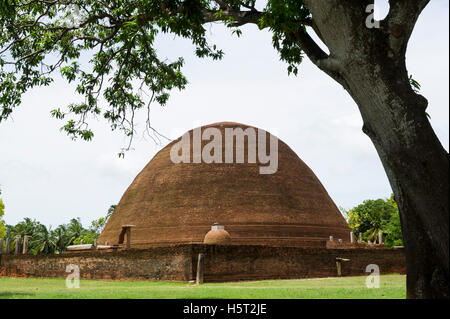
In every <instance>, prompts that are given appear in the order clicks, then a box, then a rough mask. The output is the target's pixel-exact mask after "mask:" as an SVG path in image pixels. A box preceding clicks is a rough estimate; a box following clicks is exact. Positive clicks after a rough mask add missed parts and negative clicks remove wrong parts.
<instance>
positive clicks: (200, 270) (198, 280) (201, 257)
mask: <svg viewBox="0 0 450 319" xmlns="http://www.w3.org/2000/svg"><path fill="white" fill-rule="evenodd" d="M204 257H205V255H204V254H198V261H197V278H196V283H197V285H201V284H203V263H204Z"/></svg>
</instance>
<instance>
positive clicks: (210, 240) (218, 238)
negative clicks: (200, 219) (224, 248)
mask: <svg viewBox="0 0 450 319" xmlns="http://www.w3.org/2000/svg"><path fill="white" fill-rule="evenodd" d="M203 243H204V244H208V245H231V236H230V234H229V233H228V232H227V231H226V230H225V228H224V227H223V226H218V224H217V223H215V224H214V226H213V227H211V230H210V231H209V232H208V233H207V234H206V235H205V239H203Z"/></svg>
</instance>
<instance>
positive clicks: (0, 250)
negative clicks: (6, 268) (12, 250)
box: [0, 238, 3, 255]
mask: <svg viewBox="0 0 450 319" xmlns="http://www.w3.org/2000/svg"><path fill="white" fill-rule="evenodd" d="M0 255H3V238H0Z"/></svg>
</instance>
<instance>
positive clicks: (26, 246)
mask: <svg viewBox="0 0 450 319" xmlns="http://www.w3.org/2000/svg"><path fill="white" fill-rule="evenodd" d="M26 253H28V236H27V235H25V236H24V237H23V250H22V254H23V255H25V254H26Z"/></svg>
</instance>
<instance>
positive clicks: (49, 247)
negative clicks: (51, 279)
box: [32, 225, 58, 254]
mask: <svg viewBox="0 0 450 319" xmlns="http://www.w3.org/2000/svg"><path fill="white" fill-rule="evenodd" d="M32 243H33V244H34V246H35V250H36V252H37V253H38V254H54V253H55V251H56V249H57V248H58V246H57V243H56V239H55V237H54V236H53V234H52V231H51V228H49V229H47V227H45V226H44V225H42V227H40V230H39V232H38V233H36V234H35V235H34V238H33V241H32Z"/></svg>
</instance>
